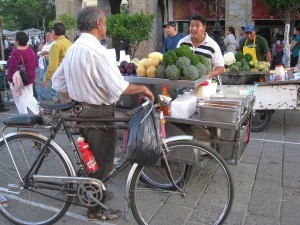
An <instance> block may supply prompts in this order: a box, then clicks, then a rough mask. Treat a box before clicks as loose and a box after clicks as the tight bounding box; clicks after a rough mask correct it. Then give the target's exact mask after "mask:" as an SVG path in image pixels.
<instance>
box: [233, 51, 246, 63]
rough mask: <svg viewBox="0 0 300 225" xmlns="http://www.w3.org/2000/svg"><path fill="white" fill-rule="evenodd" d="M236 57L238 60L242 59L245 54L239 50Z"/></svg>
mask: <svg viewBox="0 0 300 225" xmlns="http://www.w3.org/2000/svg"><path fill="white" fill-rule="evenodd" d="M234 57H235V60H236V61H241V59H242V58H244V55H243V53H242V52H237V53H235V55H234Z"/></svg>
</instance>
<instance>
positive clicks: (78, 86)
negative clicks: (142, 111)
mask: <svg viewBox="0 0 300 225" xmlns="http://www.w3.org/2000/svg"><path fill="white" fill-rule="evenodd" d="M77 28H78V30H79V31H81V35H80V37H79V38H78V39H77V40H76V42H74V44H73V45H72V46H71V47H70V48H69V49H68V51H67V53H66V56H65V58H64V60H63V62H62V63H61V64H60V66H59V68H58V69H57V70H56V72H55V73H54V75H53V77H52V87H53V88H54V89H55V90H56V91H57V92H60V93H62V94H63V95H64V96H65V97H66V98H67V99H69V98H71V99H73V100H75V101H77V102H79V103H80V104H81V106H82V108H83V110H82V112H81V113H79V117H82V118H101V117H104V118H105V117H113V116H114V105H115V103H116V102H117V101H118V100H119V98H120V96H121V95H123V94H129V95H132V94H138V93H141V94H143V95H146V96H147V97H149V99H150V100H151V101H153V100H154V96H153V94H152V92H151V91H150V90H149V89H148V88H147V87H146V86H144V85H136V84H132V83H129V82H127V81H125V80H124V77H123V76H122V75H121V73H120V71H119V69H118V67H117V66H116V65H115V62H113V61H112V60H111V57H110V55H109V54H108V50H107V49H106V48H105V47H104V46H102V45H101V43H100V40H102V39H103V38H104V37H105V36H106V16H105V13H104V11H103V10H102V9H101V8H99V7H97V6H88V7H86V8H83V9H82V10H81V11H80V13H79V15H78V18H77ZM52 48H53V47H52ZM83 59H84V60H83ZM86 124H87V123H83V125H86ZM92 124H94V125H103V123H101V122H93V123H92ZM105 124H108V123H105ZM82 133H83V136H84V138H85V139H86V141H87V142H88V144H89V146H90V149H91V151H92V152H93V154H94V157H95V159H96V161H97V163H98V165H99V170H98V171H96V172H95V173H90V174H89V176H90V177H93V178H97V179H102V178H103V177H104V175H106V174H107V173H108V172H109V171H111V169H112V168H113V163H114V155H115V144H116V129H110V130H109V129H106V130H104V129H103V130H102V129H83V130H82ZM105 195H106V200H108V199H110V198H112V192H109V191H106V192H105ZM104 213H105V209H102V208H100V206H95V207H90V208H89V209H88V212H87V217H88V219H89V220H100V219H101V217H102V216H103V215H104ZM120 216H121V211H120V210H112V211H111V212H110V213H109V215H108V217H107V220H112V219H117V218H119V217H120Z"/></svg>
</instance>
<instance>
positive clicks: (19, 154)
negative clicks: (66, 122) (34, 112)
mask: <svg viewBox="0 0 300 225" xmlns="http://www.w3.org/2000/svg"><path fill="white" fill-rule="evenodd" d="M6 140H7V143H8V146H9V148H10V150H11V153H12V156H13V158H14V160H15V162H16V165H17V168H18V170H19V173H20V176H21V177H22V178H24V176H25V174H26V173H27V172H28V169H29V168H30V166H31V165H32V164H33V162H34V161H35V159H36V158H37V156H38V154H39V153H40V152H41V149H42V148H43V146H44V145H45V142H46V141H45V139H43V138H41V137H39V136H38V135H32V134H30V133H29V134H26V133H25V132H23V133H15V134H14V135H12V136H10V137H8V138H7V139H6ZM0 155H1V157H0V195H1V196H2V197H4V198H5V199H6V200H7V206H6V207H4V205H3V204H2V205H1V204H0V212H1V213H2V214H3V216H5V217H6V218H7V219H8V220H10V221H12V222H13V223H14V224H22V225H29V224H30V225H37V224H39V225H46V224H53V223H55V222H56V221H57V220H58V219H59V218H61V217H62V216H63V215H64V214H65V213H66V211H67V210H68V208H69V206H70V202H71V201H72V197H70V196H67V195H65V193H63V190H58V189H52V190H51V189H43V188H37V187H35V185H34V182H33V180H32V179H31V180H28V181H25V180H24V179H22V180H20V179H19V176H18V174H17V170H16V168H15V166H14V164H13V162H12V159H11V156H10V154H9V151H8V149H7V146H6V145H5V143H4V141H2V142H0ZM37 174H38V175H46V176H54V175H56V176H71V171H70V168H69V167H68V165H67V164H66V161H65V160H64V158H63V156H62V155H61V154H60V152H59V151H58V150H57V149H56V148H55V147H54V146H53V145H52V144H50V145H49V147H48V151H47V153H46V154H45V159H44V161H43V162H42V164H41V166H40V168H39V170H38V171H37Z"/></svg>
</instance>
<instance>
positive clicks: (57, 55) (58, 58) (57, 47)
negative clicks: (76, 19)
mask: <svg viewBox="0 0 300 225" xmlns="http://www.w3.org/2000/svg"><path fill="white" fill-rule="evenodd" d="M65 33H66V28H65V26H64V24H63V23H60V22H58V23H55V24H54V25H53V29H52V36H53V40H54V41H56V42H55V43H54V44H53V45H52V46H51V49H50V52H49V65H48V68H47V72H46V75H45V77H44V82H43V86H44V88H46V87H47V85H48V82H49V81H50V80H51V78H52V76H53V74H54V72H55V71H56V69H57V68H58V66H59V65H60V63H61V62H62V60H63V58H64V57H65V54H66V52H67V50H68V49H69V47H70V46H71V45H72V42H70V41H69V39H68V38H66V36H65ZM58 95H59V98H60V100H61V102H64V100H63V96H62V95H61V94H60V93H58Z"/></svg>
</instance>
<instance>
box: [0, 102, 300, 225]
mask: <svg viewBox="0 0 300 225" xmlns="http://www.w3.org/2000/svg"><path fill="white" fill-rule="evenodd" d="M49 102H50V101H49ZM7 107H8V108H9V109H10V111H9V112H7V113H0V121H2V120H3V119H4V118H6V117H7V116H9V115H11V114H16V113H17V112H16V109H15V106H14V103H8V104H7ZM2 127H3V126H2ZM299 127H300V112H299V111H296V110H285V111H276V112H275V113H274V115H273V119H272V122H271V125H270V126H269V127H268V129H267V130H266V131H264V132H260V133H251V139H250V143H249V144H248V146H247V148H246V150H245V152H244V154H243V156H242V158H241V160H240V162H239V164H238V165H237V166H230V168H231V171H232V173H233V174H234V182H235V202H234V205H233V209H232V212H231V214H230V216H229V218H228V220H227V222H226V224H228V225H276V224H278V225H279V224H281V225H299V224H300V214H299V212H300V149H299V147H300V135H299ZM58 143H59V144H61V145H62V146H67V143H66V139H65V138H64V136H63V135H60V136H58ZM65 148H66V151H68V147H65ZM121 156H122V151H121V150H119V153H118V155H117V158H119V157H121ZM117 160H118V159H116V161H117ZM127 173H128V170H126V171H124V172H122V174H121V175H118V176H117V177H116V179H114V180H113V182H111V183H110V184H109V188H110V189H111V190H112V191H113V192H114V193H115V195H114V198H113V199H112V200H111V201H110V202H109V205H111V206H112V207H115V208H119V209H123V205H124V194H125V185H126V178H127ZM85 214H86V209H85V208H81V207H75V206H72V207H71V209H70V211H69V213H68V214H67V215H65V216H64V217H63V218H62V219H61V220H60V221H59V222H58V223H57V224H59V225H62V224H73V225H77V224H78V225H79V224H119V225H123V224H136V223H135V221H134V220H133V218H132V216H130V221H129V222H128V223H127V222H124V221H123V220H122V219H119V220H116V221H113V222H111V223H101V222H88V221H87V220H86V217H85ZM0 224H3V225H10V224H11V223H10V222H8V221H7V220H5V219H4V218H3V217H2V216H0ZM192 224H193V225H196V224H197V223H192Z"/></svg>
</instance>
